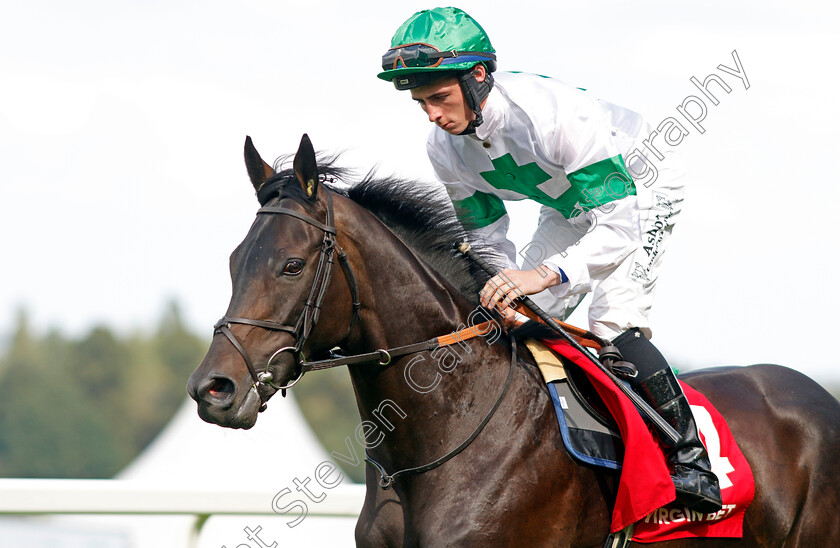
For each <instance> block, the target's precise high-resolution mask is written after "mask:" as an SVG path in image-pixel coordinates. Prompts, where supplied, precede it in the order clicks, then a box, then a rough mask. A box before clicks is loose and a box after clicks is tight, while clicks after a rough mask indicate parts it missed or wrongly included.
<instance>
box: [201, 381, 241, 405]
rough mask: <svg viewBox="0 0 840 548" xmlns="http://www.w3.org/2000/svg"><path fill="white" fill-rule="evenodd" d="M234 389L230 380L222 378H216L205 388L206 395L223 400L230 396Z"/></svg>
mask: <svg viewBox="0 0 840 548" xmlns="http://www.w3.org/2000/svg"><path fill="white" fill-rule="evenodd" d="M235 389H236V387H235V386H234V385H233V382H232V381H231V380H230V379H227V378H224V377H216V378H215V379H213V380H212V381H211V382H210V385H209V386H208V387H207V393H208V394H209V395H210V396H211V397H213V398H217V399H220V400H221V399H225V398H227V397H229V396H232V395H233V393H234V391H235Z"/></svg>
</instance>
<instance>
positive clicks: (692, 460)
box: [613, 329, 722, 514]
mask: <svg viewBox="0 0 840 548" xmlns="http://www.w3.org/2000/svg"><path fill="white" fill-rule="evenodd" d="M613 344H615V345H616V346H617V347H618V349H619V350H620V351H621V354H622V356H623V359H624V360H625V361H629V362H631V363H633V364H634V365H635V366H636V368H637V369H638V371H639V374H638V376H637V377H636V378H635V379H632V381H631V382H630V385H631V387H632V388H633V390H634V391H636V392H637V393H639V395H641V396H642V398H643V399H644V400H645V401H646V402H647V403H649V404H650V405H651V407H653V408H654V410H655V411H656V412H657V413H659V415H660V416H661V417H662V418H663V419H665V421H666V422H667V423H668V424H670V425H671V426H672V427H673V428H674V429H675V430H676V431H677V432H678V433H679V434H680V436H682V441H680V442H679V443H678V444H677V445H676V446H671V445H670V443H669V442H666V441H665V440H664V439H660V441H661V442H662V445H663V446H665V448H666V449H668V461H669V465H670V468H671V479H672V480H673V481H674V487H675V488H676V491H677V501H678V502H680V503H682V504H684V505H685V506H687V507H688V508H690V509H692V510H694V511H696V512H702V513H704V514H710V513H712V512H717V511H718V510H720V509H721V505H722V502H721V498H720V485H719V484H718V479H717V476H715V475H714V474H713V473H712V467H711V463H710V462H709V455H708V453H707V452H706V448H705V447H703V443H702V442H701V441H700V436H699V434H698V433H697V425H696V424H695V422H694V416H693V415H692V413H691V407H690V406H689V404H688V400H687V399H686V398H685V394H684V393H683V391H682V388H681V387H680V385H679V383H678V382H677V377H676V375H674V372H673V371H672V370H671V367H670V366H669V365H668V362H667V361H666V360H665V358H664V357H663V356H662V354H661V353H660V352H659V350H657V348H656V347H655V346H654V345H653V344H652V343H651V342H650V341H649V340H648V339H647V337H645V336H644V335H643V334H642V333H641V332H640V331H639V330H638V329H632V330H630V331H626V332H624V333H622V334H621V335H619V336H618V337H616V339H615V341H613Z"/></svg>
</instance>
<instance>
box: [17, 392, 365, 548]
mask: <svg viewBox="0 0 840 548" xmlns="http://www.w3.org/2000/svg"><path fill="white" fill-rule="evenodd" d="M340 449H341V448H340ZM356 449H359V448H356ZM342 452H343V453H344V452H346V451H342ZM324 463H327V464H324ZM363 465H364V464H363V462H361V464H360V466H363ZM316 471H318V472H316ZM324 472H329V474H326V473H324ZM319 478H320V482H328V484H329V485H330V486H333V487H338V486H339V484H341V486H340V488H339V489H336V491H341V490H342V489H343V488H345V487H347V484H349V483H350V480H349V479H347V478H346V476H344V475H343V474H340V472H339V471H338V469H337V467H336V466H334V464H332V463H331V459H330V458H329V457H328V455H327V453H326V451H324V449H323V448H322V447H321V445H320V443H319V442H318V441H317V439H316V438H315V436H314V435H313V434H312V432H311V430H310V429H309V427H308V425H307V424H306V421H305V420H304V418H303V416H302V415H301V413H300V411H299V409H298V406H297V405H296V403H295V401H294V399H293V397H289V398H286V399H282V398H280V397H279V396H277V397H276V398H274V399H273V400H272V401H271V402H270V403H269V406H268V410H266V411H265V412H263V413H261V414H260V417H259V420H258V421H257V424H256V425H255V426H254V427H253V428H252V429H250V430H231V429H226V428H221V427H219V426H215V425H211V424H207V423H205V422H203V421H202V420H201V419H200V418H199V417H198V414H197V413H196V405H195V403H194V402H192V401H191V400H187V401H186V402H184V404H183V405H182V406H181V408H180V409H179V410H178V412H177V413H176V414H175V416H174V417H173V418H172V420H171V421H170V422H169V424H168V425H167V426H166V427H165V428H164V429H163V431H161V433H160V435H159V436H158V437H157V438H156V439H155V440H154V441H153V442H152V443H151V444H150V445H149V446H148V447H147V448H146V450H145V451H144V452H143V453H141V454H140V455H139V456H138V457H137V458H136V459H135V460H134V461H133V462H132V463H131V464H130V465H129V466H127V467H126V468H125V469H124V470H123V471H122V472H121V473H120V474H119V475H118V476H117V478H116V479H120V480H129V481H133V482H144V483H146V482H147V483H148V484H149V485H161V484H163V485H166V486H168V487H170V488H174V489H175V490H176V491H177V489H178V487H179V486H183V487H184V488H186V489H195V488H200V489H207V490H208V496H212V493H213V490H214V489H218V490H224V489H234V490H236V489H250V488H254V487H259V488H260V489H262V490H263V492H265V490H267V491H268V492H270V493H274V494H275V497H274V498H276V496H277V495H279V494H280V493H281V492H283V490H284V489H288V490H289V492H288V493H287V494H286V495H284V497H285V498H281V499H277V500H278V501H279V500H282V501H283V504H282V505H281V504H279V503H278V504H276V505H273V500H274V498H272V497H270V496H267V497H265V510H264V511H265V512H266V513H271V512H272V509H273V508H274V509H277V508H281V509H285V508H286V507H291V504H290V503H293V502H294V501H296V500H298V499H300V500H303V501H306V500H307V499H306V498H305V497H304V494H303V492H302V491H301V489H300V488H299V487H300V486H304V487H303V489H309V490H310V493H312V494H313V495H315V497H316V498H318V499H319V501H321V500H320V499H322V498H326V497H329V496H331V493H332V492H331V491H330V490H327V489H323V488H321V487H319V486H318V483H319V482H318V479H319ZM322 485H323V483H322ZM332 496H336V495H332ZM296 497H297V498H296ZM154 502H155V501H152V504H154ZM249 503H251V504H253V501H249ZM317 504H318V502H312V501H311V500H309V506H310V507H313V506H317ZM359 506H361V503H359ZM301 516H302V512H301V511H299V506H296V507H293V508H290V509H289V510H288V511H287V512H286V513H284V514H282V515H281V514H279V513H278V514H276V515H274V514H272V515H251V516H248V515H241V516H240V515H237V516H213V517H211V518H210V519H209V520H208V521H207V522H206V523H205V524H204V525H203V527H202V529H201V534H200V536H199V537H198V541H197V546H198V547H199V548H220V547H227V548H244V547H246V546H251V547H254V548H256V547H259V546H268V547H272V546H273V547H275V548H276V547H277V546H283V547H286V546H289V547H294V546H306V547H309V546H327V545H329V546H331V547H337V548H338V547H342V546H354V545H355V544H354V540H353V529H354V527H355V521H356V520H355V518H330V517H320V516H314V515H307V516H305V517H304V519H299V518H300V517H301ZM195 523H196V519H195V518H194V517H191V516H177V515H176V516H154V515H150V516H124V515H113V516H58V517H54V518H37V519H30V520H9V519H4V520H0V548H23V547H24V546H26V547H27V548H31V547H32V546H50V547H55V548H70V547H73V548H75V547H76V546H97V547H101V548H111V547H114V548H116V547H119V548H184V547H185V546H188V545H190V543H191V541H192V540H194V539H192V538H191V535H192V531H193V529H194V525H195ZM290 524H292V525H294V526H290ZM274 543H277V544H274ZM193 545H195V544H193Z"/></svg>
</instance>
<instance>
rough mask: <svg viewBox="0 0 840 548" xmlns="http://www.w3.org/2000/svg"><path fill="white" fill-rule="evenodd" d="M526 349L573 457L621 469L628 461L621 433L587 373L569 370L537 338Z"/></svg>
mask: <svg viewBox="0 0 840 548" xmlns="http://www.w3.org/2000/svg"><path fill="white" fill-rule="evenodd" d="M525 346H526V347H527V348H528V350H529V351H530V352H531V355H532V356H533V357H534V361H535V362H536V364H537V367H538V368H539V369H540V373H542V376H543V379H544V380H545V383H546V385H547V386H548V391H549V394H550V395H551V401H552V403H553V404H554V410H555V411H556V413H557V422H558V424H559V426H560V433H561V435H562V437H563V443H564V445H565V446H566V449H567V450H568V451H569V454H570V455H572V457H573V458H575V459H576V460H578V461H580V462H582V463H585V464H591V465H594V466H600V467H603V468H608V469H611V470H620V469H621V462H622V460H623V459H624V443H623V442H622V440H621V434H620V433H619V431H618V426H617V425H616V423H615V420H613V418H612V417H611V416H610V413H609V411H608V410H607V407H606V406H605V405H604V402H603V400H602V399H601V398H600V396H599V395H598V393H597V392H596V391H595V388H594V387H593V386H592V383H591V382H590V381H589V379H588V377H587V376H586V374H585V373H584V372H583V371H581V370H580V369H579V368H577V367H565V365H564V364H563V361H562V359H561V358H560V356H558V355H557V354H556V353H554V352H552V351H551V350H550V349H549V348H548V347H547V346H545V345H544V344H543V343H541V342H540V341H538V340H536V339H526V340H525Z"/></svg>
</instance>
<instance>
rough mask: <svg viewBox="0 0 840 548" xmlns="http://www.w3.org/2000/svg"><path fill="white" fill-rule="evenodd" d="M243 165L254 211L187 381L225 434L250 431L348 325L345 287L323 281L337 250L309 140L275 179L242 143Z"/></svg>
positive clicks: (327, 197) (327, 196) (203, 412)
mask: <svg viewBox="0 0 840 548" xmlns="http://www.w3.org/2000/svg"><path fill="white" fill-rule="evenodd" d="M245 164H246V167H247V169H248V175H249V176H250V179H251V183H252V184H253V185H254V188H255V189H256V191H257V197H258V199H259V201H260V205H261V206H262V207H261V208H260V210H259V211H258V214H257V218H256V220H255V221H254V224H253V225H252V226H251V229H250V230H249V232H248V235H247V236H246V237H245V239H244V240H243V241H242V243H241V244H240V245H239V246H238V247H237V248H236V249H235V250H234V252H233V253H232V254H231V256H230V272H231V279H232V282H233V295H232V296H231V300H230V305H229V306H228V309H227V312H226V313H225V316H224V317H223V318H222V319H221V320H219V322H218V323H217V324H216V327H215V332H214V336H213V341H212V343H211V345H210V349H209V350H208V352H207V355H206V356H205V357H204V360H203V361H202V362H201V364H200V365H199V366H198V368H197V369H196V370H195V371H194V372H193V374H192V375H191V376H190V380H189V383H188V384H187V391H188V392H189V394H190V396H192V398H193V399H194V400H196V401H197V402H198V414H199V415H200V416H201V418H202V419H204V420H205V421H207V422H212V423H216V424H219V425H221V426H228V427H232V428H250V427H251V426H253V425H254V423H255V422H256V420H257V413H258V411H259V410H261V409H262V408H263V404H264V403H265V401H267V400H268V398H270V397H271V396H272V395H273V394H274V393H275V392H276V391H277V390H281V389H284V388H288V387H289V386H291V385H292V384H294V383H295V382H297V380H298V379H299V378H300V376H301V375H302V370H301V365H302V355H303V354H304V353H309V352H319V351H321V350H325V349H328V348H332V347H333V346H335V345H336V344H338V343H339V342H340V341H341V339H342V338H343V337H345V336H346V335H347V331H348V326H349V325H350V323H351V321H352V318H351V306H350V305H351V303H350V301H351V296H350V295H349V292H348V286H347V284H330V280H331V278H332V277H333V275H334V272H335V270H333V268H332V267H333V264H334V262H335V255H336V253H340V251H336V248H337V243H336V229H335V223H334V213H333V204H332V196H331V193H330V192H329V190H328V189H326V187H323V188H322V187H321V184H320V181H319V175H318V168H317V163H316V159H315V151H314V149H313V148H312V143H311V142H310V141H309V138H308V137H307V136H306V135H304V136H303V139H302V140H301V144H300V148H299V149H298V152H297V154H296V155H295V158H294V163H293V169H292V170H287V171H282V172H280V173H275V172H274V169H273V168H272V167H271V166H269V165H268V164H267V163H265V162H264V161H263V160H262V158H261V157H260V155H259V153H258V152H257V150H256V149H255V148H254V145H253V143H252V142H251V139H250V138H247V139H246V141H245ZM328 288H330V289H329V291H330V295H329V297H328V296H327V293H328ZM316 326H317V328H316Z"/></svg>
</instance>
